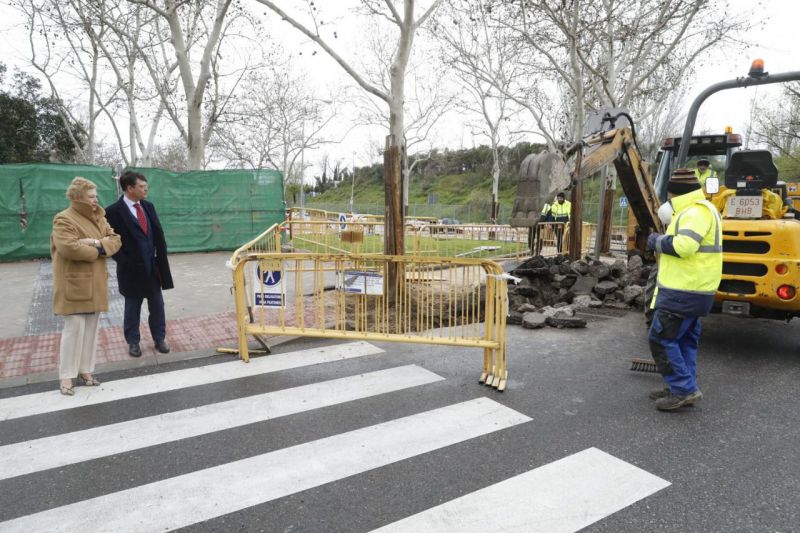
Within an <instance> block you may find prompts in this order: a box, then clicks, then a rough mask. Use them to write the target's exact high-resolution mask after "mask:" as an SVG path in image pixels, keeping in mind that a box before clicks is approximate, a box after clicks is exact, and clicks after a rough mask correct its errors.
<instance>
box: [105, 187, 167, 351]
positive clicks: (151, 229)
mask: <svg viewBox="0 0 800 533" xmlns="http://www.w3.org/2000/svg"><path fill="white" fill-rule="evenodd" d="M119 185H120V188H122V191H123V195H122V196H121V197H120V198H119V200H117V201H116V202H114V203H113V204H111V205H110V206H108V207H107V208H106V217H107V218H108V222H109V224H111V226H112V227H113V228H114V230H115V231H116V232H117V233H118V234H119V236H120V237H121V238H122V249H121V250H120V251H119V253H118V254H116V255H115V256H114V260H115V261H116V262H117V280H118V281H119V292H120V293H121V294H122V295H123V296H124V297H125V316H124V319H123V330H124V333H125V341H126V342H127V343H128V353H129V354H130V356H131V357H140V356H141V355H142V349H141V346H140V345H139V343H140V341H141V336H140V333H139V322H140V317H141V312H142V302H143V301H144V300H145V299H146V300H147V310H148V312H149V317H148V324H149V326H150V334H151V335H152V337H153V341H154V343H155V347H156V350H158V351H159V352H161V353H169V345H168V344H167V340H166V335H167V324H166V315H165V313H164V297H163V295H162V293H161V291H162V289H164V290H166V289H171V288H173V287H174V284H173V283H172V273H171V272H170V269H169V261H168V260H167V242H166V240H165V239H164V230H163V229H162V228H161V222H160V221H159V219H158V214H156V208H155V206H153V204H152V203H150V202H148V201H146V200H145V198H147V192H148V185H147V178H145V177H144V175H142V174H140V173H138V172H131V171H128V172H125V173H124V174H123V175H122V176H120V178H119Z"/></svg>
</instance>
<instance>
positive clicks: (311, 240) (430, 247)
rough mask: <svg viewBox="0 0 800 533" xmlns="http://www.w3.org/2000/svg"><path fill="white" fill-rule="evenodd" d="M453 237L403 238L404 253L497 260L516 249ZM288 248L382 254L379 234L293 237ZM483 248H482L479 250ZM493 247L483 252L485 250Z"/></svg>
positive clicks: (494, 242)
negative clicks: (351, 238)
mask: <svg viewBox="0 0 800 533" xmlns="http://www.w3.org/2000/svg"><path fill="white" fill-rule="evenodd" d="M460 237H461V236H459V235H457V234H445V235H442V236H430V237H427V236H426V237H420V238H419V239H415V238H413V237H408V236H407V237H406V240H405V250H406V253H407V254H418V255H423V256H431V257H432V256H441V257H459V256H460V257H471V258H485V257H498V256H502V255H509V254H514V253H517V252H518V251H520V250H519V247H520V246H522V245H517V243H514V242H508V241H498V240H480V239H466V238H460ZM291 243H292V245H293V246H294V247H295V249H296V250H297V251H300V250H303V251H307V252H310V253H359V252H360V253H382V251H383V236H382V235H364V236H363V241H362V242H360V243H356V244H354V243H349V242H343V241H342V240H341V239H340V238H339V237H338V236H337V235H329V236H322V235H320V236H313V235H304V236H296V237H295V238H294V239H293V240H292V241H291ZM481 247H483V248H484V249H482V250H481V249H480V248H481ZM487 247H488V248H496V249H491V250H487V249H485V248H487Z"/></svg>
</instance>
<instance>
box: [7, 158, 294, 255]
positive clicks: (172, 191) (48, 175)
mask: <svg viewBox="0 0 800 533" xmlns="http://www.w3.org/2000/svg"><path fill="white" fill-rule="evenodd" d="M131 170H135V171H137V172H141V173H142V174H144V175H145V176H146V177H147V181H148V184H149V189H150V192H149V193H148V196H147V199H148V200H150V201H151V202H153V203H154V204H155V206H156V209H157V210H158V215H159V218H160V219H161V224H162V225H163V226H164V233H165V234H166V238H167V246H168V248H169V250H170V251H171V252H201V251H212V250H234V249H236V248H238V247H239V246H241V245H242V244H244V243H245V242H247V241H249V240H250V239H252V238H253V237H255V236H256V235H258V234H259V233H261V232H262V231H264V230H265V229H267V228H268V227H269V226H271V225H272V224H276V223H279V222H281V221H283V220H284V218H285V203H284V198H283V176H282V174H281V173H280V172H277V171H274V170H209V171H192V172H184V173H174V172H169V171H166V170H161V169H155V168H134V169H131ZM75 176H83V177H84V178H86V179H89V180H91V181H93V182H94V183H96V184H97V193H98V196H99V198H100V205H102V206H107V205H109V204H111V203H112V202H114V201H116V200H117V198H118V197H119V193H118V188H117V181H116V180H115V179H114V172H113V170H112V169H111V168H107V167H96V166H88V165H61V164H39V163H36V164H20V165H0V261H15V260H19V259H33V258H38V257H48V256H49V255H50V232H51V230H52V222H53V217H54V216H55V214H56V213H58V212H59V211H61V210H63V209H65V208H67V207H68V206H69V201H68V200H67V198H66V196H65V193H66V190H67V187H68V186H69V184H70V182H71V181H72V178H74V177H75Z"/></svg>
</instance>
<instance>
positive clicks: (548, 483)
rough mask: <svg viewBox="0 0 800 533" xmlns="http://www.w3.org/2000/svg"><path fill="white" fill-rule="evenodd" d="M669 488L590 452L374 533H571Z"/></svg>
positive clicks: (637, 470)
mask: <svg viewBox="0 0 800 533" xmlns="http://www.w3.org/2000/svg"><path fill="white" fill-rule="evenodd" d="M669 485H670V483H669V482H668V481H665V480H663V479H661V478H660V477H657V476H654V475H653V474H650V473H649V472H646V471H644V470H642V469H640V468H637V467H635V466H633V465H632V464H630V463H626V462H625V461H622V460H621V459H617V458H616V457H614V456H612V455H609V454H607V453H605V452H603V451H601V450H598V449H597V448H589V449H587V450H584V451H582V452H579V453H576V454H574V455H570V456H569V457H565V458H563V459H560V460H558V461H554V462H552V463H550V464H547V465H545V466H542V467H540V468H536V469H535V470H531V471H529V472H525V473H524V474H520V475H518V476H515V477H512V478H510V479H507V480H505V481H501V482H500V483H497V484H495V485H491V486H489V487H486V488H485V489H481V490H478V491H475V492H472V493H470V494H467V495H465V496H462V497H460V498H457V499H455V500H451V501H449V502H446V503H443V504H442V505H438V506H436V507H432V508H431V509H428V510H426V511H423V512H421V513H419V514H416V515H412V516H409V517H408V518H404V519H403V520H399V521H397V522H394V523H392V524H389V525H387V526H384V527H381V528H379V529H376V530H375V531H373V533H397V532H404V533H405V532H408V531H416V532H425V533H437V532H442V533H444V532H448V533H449V532H452V531H458V532H459V533H473V532H474V533H485V532H486V531H502V532H503V533H514V532H519V533H538V532H542V533H568V532H569V533H571V532H574V531H578V530H580V529H583V528H585V527H586V526H588V525H590V524H593V523H595V522H597V521H598V520H601V519H603V518H605V517H606V516H609V515H611V514H613V513H615V512H617V511H619V510H621V509H624V508H625V507H628V506H629V505H632V504H633V503H635V502H637V501H639V500H640V499H642V498H645V497H647V496H649V495H651V494H653V493H655V492H658V491H659V490H661V489H663V488H665V487H668V486H669Z"/></svg>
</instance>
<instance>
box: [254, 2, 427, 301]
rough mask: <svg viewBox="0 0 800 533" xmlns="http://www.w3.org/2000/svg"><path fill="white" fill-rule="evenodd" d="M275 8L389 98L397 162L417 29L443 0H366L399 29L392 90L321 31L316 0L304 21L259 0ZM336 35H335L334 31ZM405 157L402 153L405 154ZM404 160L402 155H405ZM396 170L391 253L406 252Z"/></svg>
mask: <svg viewBox="0 0 800 533" xmlns="http://www.w3.org/2000/svg"><path fill="white" fill-rule="evenodd" d="M257 1H258V2H259V3H261V4H263V5H265V6H267V7H268V8H269V9H271V10H272V11H274V12H275V13H276V14H278V15H279V16H280V17H282V18H283V20H285V21H287V22H288V23H289V24H291V25H292V26H293V27H294V28H295V29H297V30H298V31H299V32H301V33H302V34H303V35H305V36H306V37H308V38H309V39H310V40H311V41H313V42H314V43H316V44H317V45H319V46H320V47H321V48H322V49H323V50H324V51H325V53H327V54H328V55H329V56H330V57H331V58H333V60H334V61H336V62H337V63H338V64H339V66H341V67H342V68H343V69H344V71H345V72H346V73H347V74H348V75H349V76H350V77H351V78H352V79H353V80H354V81H355V82H356V83H357V84H358V85H359V86H360V87H361V88H362V89H364V90H365V91H367V92H368V93H370V94H372V95H374V96H375V97H377V98H379V99H380V100H383V101H384V102H386V105H387V106H388V108H389V133H390V139H393V142H394V143H395V144H394V145H393V146H391V147H390V148H391V149H390V150H389V151H388V154H387V156H386V157H387V160H386V161H387V163H386V164H387V165H389V166H390V167H391V166H393V165H394V163H393V162H392V161H394V159H393V158H394V150H395V149H398V150H399V153H400V154H404V149H403V136H404V133H405V109H404V104H405V89H406V87H405V85H406V69H407V67H408V62H409V58H410V56H411V51H412V48H413V44H414V38H415V36H416V33H417V30H418V29H419V28H420V26H422V25H423V24H425V22H426V21H427V20H428V19H429V17H430V16H431V15H432V14H433V12H434V11H435V10H436V9H437V8H438V7H439V4H440V3H441V2H442V0H432V1H431V2H430V3H429V6H428V7H427V8H426V9H423V10H421V11H422V13H418V10H417V1H416V0H402V1H400V0H382V1H381V0H362V4H361V5H362V7H363V9H364V10H365V12H366V13H367V14H369V16H370V17H371V18H372V19H373V20H384V21H388V22H389V23H390V24H392V25H393V26H394V27H395V28H396V30H397V32H398V33H397V41H396V43H397V45H396V48H395V52H394V56H393V58H392V63H391V65H390V66H389V82H390V83H389V90H388V91H387V90H386V89H384V88H381V87H379V86H376V85H375V84H373V83H370V82H369V81H368V80H367V79H366V78H365V77H364V76H363V75H362V74H360V73H359V72H357V71H356V70H355V69H354V68H353V67H352V66H351V64H350V63H349V62H348V61H346V60H345V59H344V58H343V57H342V56H341V55H340V54H339V53H338V52H336V51H335V50H334V49H333V48H332V47H331V46H330V44H329V42H328V40H327V39H326V38H323V37H322V35H321V34H320V28H321V27H322V25H323V22H324V21H323V20H321V19H320V18H318V15H319V12H318V8H317V7H316V5H315V4H314V2H309V3H308V5H309V7H310V18H311V21H310V23H307V24H304V23H302V22H300V21H299V20H298V18H297V17H294V16H291V15H289V14H288V13H287V12H286V11H285V10H284V9H281V7H279V6H278V2H276V1H272V0H257ZM334 37H335V35H334ZM401 157H402V156H401ZM401 161H402V158H401ZM394 173H395V170H394V169H393V168H387V172H386V175H387V179H388V181H390V182H391V183H388V184H387V187H386V205H387V213H386V216H387V219H386V221H387V225H388V227H390V228H392V230H391V231H386V232H385V235H384V249H385V250H386V253H389V254H403V253H404V249H405V246H404V243H403V213H402V205H403V201H402V191H400V192H399V193H397V192H394V191H395V185H396V183H394V180H395V179H396V178H395V177H393V175H394ZM388 278H389V280H390V281H389V283H390V285H391V284H392V283H394V282H395V281H396V280H397V279H399V278H398V277H397V276H396V273H395V272H391V273H390V274H389V276H388Z"/></svg>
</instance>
